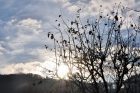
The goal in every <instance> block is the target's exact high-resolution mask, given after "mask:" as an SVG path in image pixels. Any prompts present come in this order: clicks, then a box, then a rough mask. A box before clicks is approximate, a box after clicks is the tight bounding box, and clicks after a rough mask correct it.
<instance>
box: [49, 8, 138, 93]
mask: <svg viewBox="0 0 140 93" xmlns="http://www.w3.org/2000/svg"><path fill="white" fill-rule="evenodd" d="M101 7H102V6H101ZM121 10H122V9H121V8H120V7H119V8H118V9H116V10H115V11H112V12H111V13H110V14H106V15H105V14H104V13H103V12H102V11H99V15H98V16H97V17H96V19H87V20H86V21H82V18H81V16H80V9H79V10H78V11H77V15H76V18H75V19H74V20H72V21H67V20H65V19H64V17H63V16H62V15H59V19H58V20H56V22H57V23H58V26H57V27H55V28H56V29H57V31H58V32H59V33H57V34H55V33H53V32H49V33H48V38H50V39H51V40H53V42H54V52H55V57H56V65H59V64H60V62H63V63H64V64H66V65H67V66H68V68H69V74H68V76H69V79H70V80H72V81H73V82H74V83H75V84H76V85H77V86H78V87H79V88H80V90H81V92H82V93H112V91H114V93H119V91H120V90H121V88H122V86H123V84H124V80H125V79H127V77H131V76H132V75H135V73H134V72H135V70H134V67H136V66H137V63H138V61H139V60H140V41H139V38H140V35H139V33H140V27H139V25H138V24H137V23H136V22H134V21H133V18H130V20H131V21H130V22H127V21H126V20H125V17H123V16H121V13H122V12H121ZM58 36H60V38H59V37H58ZM56 70H57V66H56ZM56 72H57V71H56ZM56 75H57V73H56ZM108 79H110V80H108ZM111 83H113V85H112V86H110V84H111ZM113 86H114V87H113ZM110 88H111V89H112V91H110V90H109V89H110Z"/></svg>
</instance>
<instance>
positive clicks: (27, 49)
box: [0, 0, 140, 72]
mask: <svg viewBox="0 0 140 93" xmlns="http://www.w3.org/2000/svg"><path fill="white" fill-rule="evenodd" d="M120 2H121V3H122V5H125V6H126V7H130V8H132V9H136V10H139V5H140V1H139V0H127V1H126V0H118V1H113V0H22V1H19V0H11V1H8V2H7V1H6V0H0V14H1V15H0V28H1V29H0V60H1V62H0V63H1V64H3V65H4V64H8V65H10V64H13V65H12V66H11V69H12V67H15V68H17V65H16V64H18V63H19V64H20V63H22V64H20V66H23V68H24V67H25V66H24V65H27V64H26V63H28V62H35V61H37V62H40V63H42V62H45V60H46V59H47V58H48V57H46V56H50V54H47V53H46V52H48V51H46V50H45V47H44V45H45V44H46V42H47V44H48V45H51V44H52V41H49V40H48V39H47V32H49V31H54V28H53V27H52V26H51V25H55V24H56V23H55V21H54V20H55V19H57V18H58V15H59V14H61V13H62V15H64V16H66V18H67V17H68V18H72V15H74V14H75V13H76V11H77V10H78V9H79V8H81V9H82V11H81V16H82V17H87V16H95V15H96V14H97V13H98V12H99V10H100V8H99V7H100V5H101V4H102V8H103V9H105V10H104V12H105V13H108V12H109V11H110V10H112V9H113V5H114V4H115V3H117V4H118V3H120ZM127 11H129V13H128V12H127ZM124 13H125V14H126V15H131V14H132V16H134V17H135V16H138V15H139V13H137V15H134V11H133V10H130V9H129V10H127V9H126V11H124ZM135 20H137V19H135ZM52 55H53V54H52ZM52 55H51V57H52ZM23 64H24V65H23ZM14 65H15V66H14ZM9 68H10V67H9ZM25 68H26V67H25ZM14 71H15V70H14ZM14 71H13V72H14ZM23 72H24V71H23Z"/></svg>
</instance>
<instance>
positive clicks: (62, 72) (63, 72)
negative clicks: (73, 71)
mask: <svg viewBox="0 0 140 93" xmlns="http://www.w3.org/2000/svg"><path fill="white" fill-rule="evenodd" d="M68 73H69V69H68V67H67V66H66V65H64V64H61V65H60V66H59V67H58V72H57V74H58V76H59V78H62V79H67V78H68V76H67V74H68Z"/></svg>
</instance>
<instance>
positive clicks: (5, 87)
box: [0, 74, 140, 93]
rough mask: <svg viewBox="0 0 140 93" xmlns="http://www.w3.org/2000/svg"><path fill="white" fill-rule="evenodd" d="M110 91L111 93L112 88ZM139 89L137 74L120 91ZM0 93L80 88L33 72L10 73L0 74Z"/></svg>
mask: <svg viewBox="0 0 140 93" xmlns="http://www.w3.org/2000/svg"><path fill="white" fill-rule="evenodd" d="M128 82H129V83H128ZM128 84H129V85H128ZM86 85H89V84H86ZM110 91H111V93H113V92H114V89H113V88H111V89H110ZM139 91H140V75H137V76H133V77H131V78H130V79H128V80H126V81H125V86H124V87H123V88H122V89H121V92H120V93H139ZM0 93H80V90H79V89H78V87H76V86H75V85H74V84H73V82H72V81H69V80H55V79H51V78H46V79H45V78H42V77H41V76H39V75H34V74H11V75H0Z"/></svg>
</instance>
